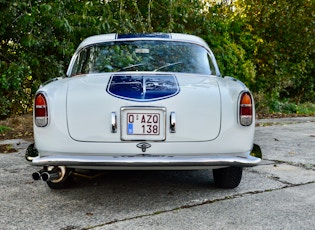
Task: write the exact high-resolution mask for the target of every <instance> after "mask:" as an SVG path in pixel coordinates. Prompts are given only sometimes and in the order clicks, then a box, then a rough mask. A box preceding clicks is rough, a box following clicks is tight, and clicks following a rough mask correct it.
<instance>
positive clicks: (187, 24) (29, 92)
mask: <svg viewBox="0 0 315 230" xmlns="http://www.w3.org/2000/svg"><path fill="white" fill-rule="evenodd" d="M211 2H214V1H201V0H179V1H169V0H161V1H157V0H145V1H144V0H130V1H127V0H117V1H112V0H109V1H107V0H91V1H87V0H85V1H70V0H64V1H59V0H42V1H38V0H21V1H17V0H12V1H9V0H0V21H1V24H0V118H1V117H7V116H10V115H12V114H21V113H25V112H28V111H30V110H32V98H33V95H34V93H35V91H36V90H37V88H38V86H39V85H40V84H41V83H43V82H45V81H47V80H49V79H51V78H54V77H58V76H64V73H65V72H66V68H67V65H68V63H69V61H70V58H71V55H72V54H73V52H74V51H75V48H76V47H77V45H78V44H79V43H80V42H81V41H82V40H83V39H84V38H85V37H88V36H90V35H94V34H101V33H145V32H184V33H189V34H196V35H198V36H200V37H202V38H204V39H205V40H206V41H207V42H208V44H209V45H210V46H211V48H212V49H213V52H214V53H215V56H216V57H217V60H218V64H219V67H220V69H221V73H222V74H223V75H230V76H234V77H236V78H238V79H240V80H242V81H244V82H245V83H246V84H247V85H248V86H249V87H250V88H251V89H252V90H253V91H254V92H255V95H259V96H258V97H257V98H256V102H257V104H258V107H260V108H265V107H266V108H270V109H271V110H276V109H277V108H278V107H279V105H277V103H276V102H279V101H290V103H295V104H298V103H299V102H302V103H304V102H307V101H310V102H315V89H314V87H315V78H314V74H315V62H314V59H315V45H314V44H315V43H314V39H315V29H314V28H315V13H314V12H315V4H314V0H292V1H288V0H279V1H271V0H267V1H257V0H238V1H233V5H231V4H230V5H229V4H215V3H212V4H210V3H211ZM279 103H280V102H279ZM279 103H278V104H279ZM280 107H283V106H280ZM291 107H292V108H291ZM291 107H290V106H289V107H288V108H287V109H285V110H289V111H296V112H299V108H297V109H294V108H293V107H294V106H291ZM301 111H302V110H301Z"/></svg>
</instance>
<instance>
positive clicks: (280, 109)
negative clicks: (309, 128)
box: [257, 100, 315, 118]
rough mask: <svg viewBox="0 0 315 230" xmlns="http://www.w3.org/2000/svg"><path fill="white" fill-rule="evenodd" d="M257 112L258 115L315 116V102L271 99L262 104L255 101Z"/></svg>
mask: <svg viewBox="0 0 315 230" xmlns="http://www.w3.org/2000/svg"><path fill="white" fill-rule="evenodd" d="M257 104H258V106H257V114H258V116H259V117H261V118H262V117H264V116H266V117H290V116H292V117H298V116H301V117H303V116H315V104H314V103H310V102H305V103H299V104H297V103H294V102H289V101H276V100H271V101H269V102H268V103H267V104H264V106H261V104H260V103H259V102H258V103H257Z"/></svg>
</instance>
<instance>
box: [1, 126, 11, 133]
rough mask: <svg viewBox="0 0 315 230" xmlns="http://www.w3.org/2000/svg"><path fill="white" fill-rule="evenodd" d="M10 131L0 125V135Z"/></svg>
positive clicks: (8, 128)
mask: <svg viewBox="0 0 315 230" xmlns="http://www.w3.org/2000/svg"><path fill="white" fill-rule="evenodd" d="M10 130H12V129H11V128H10V127H7V126H2V125H0V134H1V133H5V132H7V131H10Z"/></svg>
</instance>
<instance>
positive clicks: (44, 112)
mask: <svg viewBox="0 0 315 230" xmlns="http://www.w3.org/2000/svg"><path fill="white" fill-rule="evenodd" d="M34 107H35V108H34V110H35V111H34V116H35V124H36V126H39V127H44V126H46V125H47V124H48V107H47V100H46V98H45V96H44V94H42V93H38V94H37V95H36V96H35V106H34Z"/></svg>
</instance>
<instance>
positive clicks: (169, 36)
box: [78, 33, 209, 50]
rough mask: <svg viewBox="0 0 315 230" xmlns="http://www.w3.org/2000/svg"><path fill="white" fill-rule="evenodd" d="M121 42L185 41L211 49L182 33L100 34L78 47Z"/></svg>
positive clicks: (202, 41)
mask: <svg viewBox="0 0 315 230" xmlns="http://www.w3.org/2000/svg"><path fill="white" fill-rule="evenodd" d="M119 40H124V41H126V40H128V41H129V40H130V41H131V40H132V41H135V40H170V41H183V42H191V43H196V44H199V45H201V46H204V47H206V48H208V49H209V47H208V45H207V43H206V42H205V41H204V40H203V39H202V38H200V37H197V36H195V35H190V34H181V33H145V34H117V33H111V34H100V35H94V36H91V37H88V38H86V39H84V40H83V41H82V42H81V44H80V45H79V47H78V50H79V49H81V48H83V47H85V46H89V45H93V44H98V43H103V42H109V41H119Z"/></svg>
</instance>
